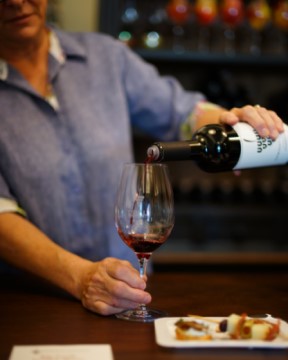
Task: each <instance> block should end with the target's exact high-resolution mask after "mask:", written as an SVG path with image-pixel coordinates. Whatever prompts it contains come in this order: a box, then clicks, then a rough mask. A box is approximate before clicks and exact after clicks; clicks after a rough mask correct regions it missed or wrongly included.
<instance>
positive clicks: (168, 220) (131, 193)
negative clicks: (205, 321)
mask: <svg viewBox="0 0 288 360" xmlns="http://www.w3.org/2000/svg"><path fill="white" fill-rule="evenodd" d="M115 223H116V228H117V231H118V233H119V235H120V237H121V239H122V240H123V241H124V243H125V244H126V245H127V246H129V247H130V248H131V249H132V250H133V251H134V252H135V254H136V256H137V258H138V261H139V272H140V276H141V277H143V276H145V275H146V267H147V262H148V260H149V258H150V256H151V254H152V252H153V251H155V250H156V249H157V248H158V247H159V246H161V245H162V244H163V243H164V242H165V241H166V239H167V238H168V236H169V235H170V233H171V231H172V228H173V225H174V202H173V191H172V186H171V183H170V180H169V176H168V168H167V166H166V165H163V164H154V163H146V164H140V163H139V164H135V163H130V164H125V165H124V169H123V173H122V177H121V181H120V185H119V189H118V194H117V200H116V206H115ZM116 316H117V317H118V318H120V319H124V320H132V321H140V322H150V321H153V320H155V319H157V318H159V317H163V316H166V313H163V312H162V311H160V310H155V309H150V308H147V307H146V306H145V305H143V304H140V305H139V307H138V308H137V309H131V310H127V311H124V312H122V313H120V314H117V315H116Z"/></svg>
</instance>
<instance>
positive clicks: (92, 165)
mask: <svg viewBox="0 0 288 360" xmlns="http://www.w3.org/2000/svg"><path fill="white" fill-rule="evenodd" d="M53 31H54V33H55V34H56V37H55V39H56V40H57V39H58V40H59V44H60V46H61V49H62V50H61V53H60V55H61V56H60V57H59V51H58V56H57V53H56V54H55V53H53V51H52V50H51V51H50V54H49V80H50V83H51V85H52V87H53V93H54V100H56V102H55V101H49V99H45V98H43V97H42V96H40V95H39V94H38V93H37V92H36V91H35V90H34V89H33V88H32V87H31V86H30V85H29V84H28V83H27V81H26V80H25V79H24V78H23V77H22V76H21V75H20V74H19V73H18V72H17V71H16V70H15V69H13V68H12V67H11V66H7V64H6V68H5V66H3V63H2V71H1V70H0V109H1V111H0V198H2V199H10V200H13V201H14V202H15V203H16V204H17V205H19V206H20V207H21V208H22V209H23V210H24V211H25V213H26V216H27V218H28V219H29V220H30V221H31V222H32V223H33V224H35V225H36V226H37V227H38V228H40V229H41V230H42V231H43V232H44V233H46V234H47V235H48V236H49V237H50V238H51V239H52V240H53V241H55V242H56V243H58V244H60V245H61V246H62V247H64V248H65V249H68V250H70V251H72V252H74V253H77V254H79V255H80V256H83V257H85V258H88V259H91V260H98V259H102V258H104V257H106V256H115V257H118V258H124V259H128V260H130V261H132V262H134V264H135V263H136V257H135V255H134V254H133V253H132V251H131V250H130V249H129V248H128V247H127V246H126V245H124V244H123V243H122V241H121V240H120V238H119V236H118V234H117V232H116V229H115V225H114V209H113V208H114V201H115V192H116V189H117V185H118V183H119V177H120V173H121V170H122V166H123V163H125V162H130V161H133V152H132V151H133V150H132V140H131V131H132V130H131V127H135V128H138V129H140V130H141V131H143V132H145V133H147V134H150V135H153V136H154V137H155V138H159V139H162V140H170V139H174V138H175V137H177V135H178V133H179V126H180V125H181V123H182V122H183V121H184V120H185V118H186V117H187V115H188V114H189V113H190V112H191V111H192V110H193V108H194V106H195V104H196V103H197V102H198V101H201V100H203V95H201V94H199V93H196V92H195V93H192V92H191V93H189V92H185V91H183V89H182V88H181V87H180V85H179V84H178V83H177V82H176V81H175V80H173V79H172V78H169V77H165V78H164V77H162V78H161V77H160V76H159V75H158V74H157V71H156V70H155V69H154V68H153V67H152V66H151V65H148V64H146V63H144V62H143V61H142V60H141V59H140V58H139V57H137V56H136V55H135V54H134V53H133V52H132V51H131V50H129V49H128V48H127V47H126V46H125V45H123V44H121V43H120V42H118V41H116V40H114V39H112V38H110V37H108V36H106V35H101V34H96V33H90V34H87V33H86V34H84V33H78V34H76V33H75V34H68V33H64V32H61V31H58V30H53ZM56 48H57V46H56ZM59 49H60V48H59ZM59 49H58V50H59ZM4 65H5V64H4ZM50 100H51V99H50ZM144 158H145V154H143V160H144Z"/></svg>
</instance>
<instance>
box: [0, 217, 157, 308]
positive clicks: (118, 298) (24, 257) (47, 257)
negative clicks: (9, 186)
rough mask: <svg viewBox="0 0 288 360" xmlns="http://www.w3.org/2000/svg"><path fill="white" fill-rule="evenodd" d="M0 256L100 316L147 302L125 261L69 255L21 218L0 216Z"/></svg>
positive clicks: (135, 273)
mask: <svg viewBox="0 0 288 360" xmlns="http://www.w3.org/2000/svg"><path fill="white" fill-rule="evenodd" d="M0 256H1V257H2V258H3V259H4V260H5V261H7V262H8V263H10V264H12V265H14V266H16V267H18V268H21V269H23V270H26V271H28V272H30V273H32V274H35V275H37V276H40V277H42V278H43V279H45V280H48V281H50V282H51V283H53V284H54V285H56V286H58V287H60V288H62V289H64V290H65V291H67V292H68V293H70V294H72V295H73V296H74V297H75V298H77V299H79V300H81V302H82V304H83V306H85V307H86V308H88V309H89V310H92V311H95V312H98V313H100V314H103V315H110V314H114V313H117V312H120V311H123V310H124V309H128V308H134V307H136V306H137V305H138V304H139V303H149V302H150V301H151V296H150V294H148V293H147V292H145V291H144V289H145V287H146V283H145V281H144V280H143V279H141V278H140V276H139V273H138V271H137V270H136V269H134V268H133V267H132V265H131V264H130V263H129V262H127V261H122V260H118V259H114V258H106V259H104V260H102V261H99V262H95V263H93V262H91V261H88V260H86V259H83V258H81V257H79V256H77V255H75V254H72V253H70V252H68V251H66V250H65V249H63V248H62V247H60V246H59V245H57V244H56V243H54V242H53V241H52V240H50V239H49V238H48V237H47V236H46V235H45V234H44V233H42V232H41V231H40V230H39V229H38V228H37V227H35V226H34V225H32V224H31V223H30V222H29V221H27V220H26V219H25V218H23V217H21V216H19V215H17V214H15V213H2V214H0Z"/></svg>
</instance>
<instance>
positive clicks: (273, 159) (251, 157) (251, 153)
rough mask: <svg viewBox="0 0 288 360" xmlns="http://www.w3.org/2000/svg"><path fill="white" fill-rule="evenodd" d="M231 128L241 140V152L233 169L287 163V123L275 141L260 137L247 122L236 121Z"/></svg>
mask: <svg viewBox="0 0 288 360" xmlns="http://www.w3.org/2000/svg"><path fill="white" fill-rule="evenodd" d="M233 128H234V129H235V131H236V132H237V134H238V135H239V138H240V142H241V154H240V157H239V161H238V163H237V164H236V166H235V167H234V170H237V169H239V170H240V169H247V168H255V167H265V166H274V165H284V164H286V163H288V126H287V125H284V128H285V131H284V132H283V133H281V134H280V135H279V136H278V138H277V139H276V140H275V141H273V140H271V139H270V138H262V137H260V136H259V135H258V134H257V132H256V131H255V130H254V129H253V128H252V127H251V126H250V125H249V124H247V123H244V122H239V123H237V124H236V125H234V126H233Z"/></svg>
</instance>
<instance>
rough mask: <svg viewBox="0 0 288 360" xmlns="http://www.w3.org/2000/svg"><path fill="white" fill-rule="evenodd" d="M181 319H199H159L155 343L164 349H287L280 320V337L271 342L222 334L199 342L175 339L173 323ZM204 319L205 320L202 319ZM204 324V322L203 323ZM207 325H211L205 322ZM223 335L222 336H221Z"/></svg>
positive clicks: (285, 331) (287, 332)
mask: <svg viewBox="0 0 288 360" xmlns="http://www.w3.org/2000/svg"><path fill="white" fill-rule="evenodd" d="M179 319H183V320H186V321H189V320H190V321H191V320H196V321H199V318H195V319H194V318H193V317H187V318H186V317H181V318H178V317H173V318H161V319H157V320H155V322H154V326H155V335H156V343H157V344H158V345H160V346H164V347H174V348H218V347H227V348H228V347H229V348H231V347H232V348H233V347H234V348H236V347H237V348H272V349H273V348H275V349H284V348H288V324H287V323H286V322H285V321H283V320H281V323H280V336H278V337H277V338H276V339H274V340H273V341H264V340H253V339H248V340H233V339H229V338H227V337H226V336H225V335H224V334H221V333H220V334H219V333H215V338H213V340H207V341H201V340H177V339H176V337H175V323H176V321H177V320H179ZM203 319H205V318H203ZM208 319H214V320H219V321H221V320H223V319H225V318H222V317H210V316H209V318H208ZM267 320H269V321H271V322H273V321H277V319H275V318H273V317H269V318H268V319H267ZM205 323H206V321H205ZM207 324H213V323H211V322H207ZM211 326H213V325H211ZM223 335H224V336H223Z"/></svg>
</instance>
